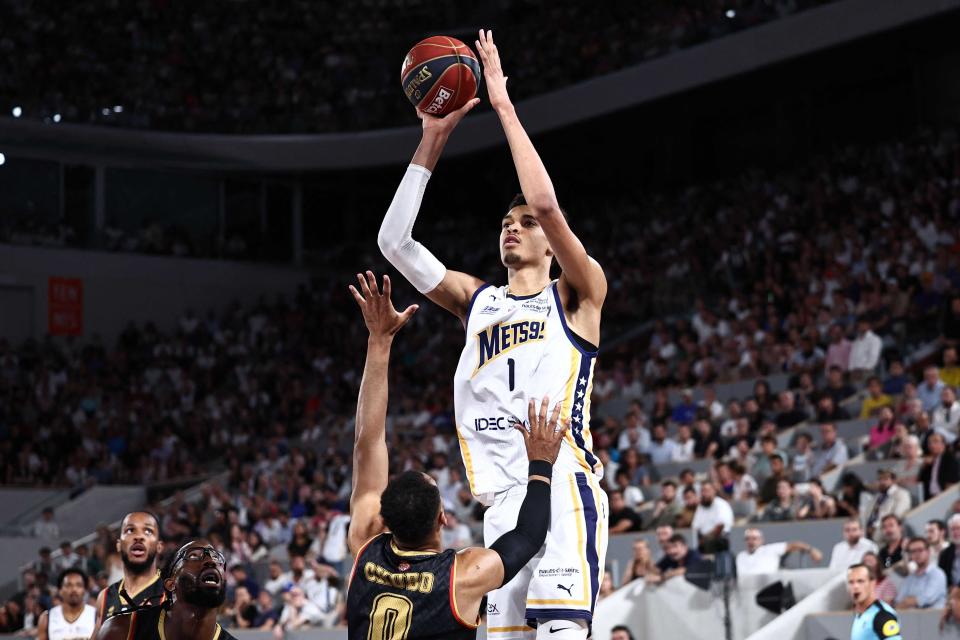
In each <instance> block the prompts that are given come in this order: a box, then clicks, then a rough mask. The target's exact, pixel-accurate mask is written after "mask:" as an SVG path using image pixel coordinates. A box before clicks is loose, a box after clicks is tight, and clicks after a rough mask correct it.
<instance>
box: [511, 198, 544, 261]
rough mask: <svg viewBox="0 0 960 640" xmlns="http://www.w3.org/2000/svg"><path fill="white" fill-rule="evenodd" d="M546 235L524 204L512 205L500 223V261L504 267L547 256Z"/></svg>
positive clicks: (542, 258)
mask: <svg viewBox="0 0 960 640" xmlns="http://www.w3.org/2000/svg"><path fill="white" fill-rule="evenodd" d="M552 255H553V254H552V253H551V251H550V245H549V243H548V242H547V236H546V235H544V233H543V229H542V228H541V227H540V225H539V224H537V221H536V219H535V218H534V217H533V216H532V215H530V210H529V208H528V207H527V206H526V205H522V206H519V207H514V208H513V209H511V210H510V211H509V213H507V215H506V216H504V218H503V221H502V223H501V225H500V261H501V262H503V266H505V267H515V266H519V265H521V264H524V263H528V262H536V261H540V260H544V259H546V258H549V257H550V256H552Z"/></svg>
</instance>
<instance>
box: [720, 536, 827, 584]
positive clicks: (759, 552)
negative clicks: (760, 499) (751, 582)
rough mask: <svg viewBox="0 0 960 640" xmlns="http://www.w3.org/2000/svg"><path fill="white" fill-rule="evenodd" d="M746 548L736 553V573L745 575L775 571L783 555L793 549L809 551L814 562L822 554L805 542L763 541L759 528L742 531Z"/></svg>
mask: <svg viewBox="0 0 960 640" xmlns="http://www.w3.org/2000/svg"><path fill="white" fill-rule="evenodd" d="M743 541H744V544H745V545H746V549H745V550H743V551H741V552H740V553H738V554H737V575H738V576H746V575H750V574H757V573H767V574H769V573H776V572H777V571H779V570H780V562H781V560H783V557H784V556H785V555H787V554H788V553H791V552H793V551H799V552H801V553H809V554H810V558H811V559H812V560H813V561H814V562H820V560H822V559H823V554H822V553H820V551H819V549H816V548H815V547H811V546H810V545H809V544H807V543H806V542H799V541H795V542H772V543H770V544H764V543H763V532H762V531H760V529H747V530H746V531H744V533H743Z"/></svg>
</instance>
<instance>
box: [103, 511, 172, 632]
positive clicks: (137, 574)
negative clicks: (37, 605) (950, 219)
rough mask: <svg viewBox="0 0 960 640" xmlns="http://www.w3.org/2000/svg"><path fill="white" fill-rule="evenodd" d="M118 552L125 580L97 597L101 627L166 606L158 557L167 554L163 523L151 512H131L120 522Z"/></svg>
mask: <svg viewBox="0 0 960 640" xmlns="http://www.w3.org/2000/svg"><path fill="white" fill-rule="evenodd" d="M117 552H118V553H119V554H120V560H121V562H122V563H123V578H121V579H120V580H119V581H118V582H114V583H113V584H111V585H110V586H109V587H107V588H106V589H104V590H103V591H101V592H100V595H99V596H98V597H97V624H96V629H95V630H94V635H96V631H97V630H99V629H100V625H102V624H103V621H104V620H106V619H107V618H109V617H110V616H114V615H116V614H118V613H122V612H124V611H132V610H133V609H137V608H139V607H149V606H153V605H158V604H162V603H163V601H164V600H165V599H166V593H165V592H164V590H163V583H162V582H161V581H160V571H159V569H158V568H157V557H158V555H159V554H160V553H162V552H163V543H162V542H160V522H159V521H158V520H157V516H155V515H153V514H152V513H150V512H149V511H131V512H130V513H128V514H127V515H126V516H124V518H123V520H122V521H121V522H120V537H119V538H118V539H117Z"/></svg>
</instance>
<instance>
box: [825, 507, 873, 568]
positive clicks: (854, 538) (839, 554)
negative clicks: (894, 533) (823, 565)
mask: <svg viewBox="0 0 960 640" xmlns="http://www.w3.org/2000/svg"><path fill="white" fill-rule="evenodd" d="M868 551H872V552H874V553H877V545H876V543H874V542H873V541H872V540H867V539H866V538H864V537H863V528H862V527H861V526H860V520H858V519H856V518H851V519H849V520H847V521H846V522H844V523H843V541H842V542H838V543H837V544H835V545H834V546H833V552H832V553H831V554H830V569H833V570H836V571H846V570H847V568H848V567H849V566H850V565H852V564H857V563H858V562H860V561H861V560H863V554H865V553H866V552H868Z"/></svg>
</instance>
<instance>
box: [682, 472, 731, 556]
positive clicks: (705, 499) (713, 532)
mask: <svg viewBox="0 0 960 640" xmlns="http://www.w3.org/2000/svg"><path fill="white" fill-rule="evenodd" d="M691 527H692V528H693V534H694V536H695V538H696V540H697V541H698V548H699V550H700V552H701V553H715V552H717V551H725V550H727V549H729V548H730V541H729V539H728V536H729V534H730V529H732V528H733V509H732V508H731V507H730V503H728V502H727V501H726V500H724V499H723V498H720V497H718V496H717V487H716V486H715V485H714V484H713V482H704V483H703V484H702V485H701V486H700V506H698V507H697V511H696V512H695V513H694V514H693V523H692V524H691Z"/></svg>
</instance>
